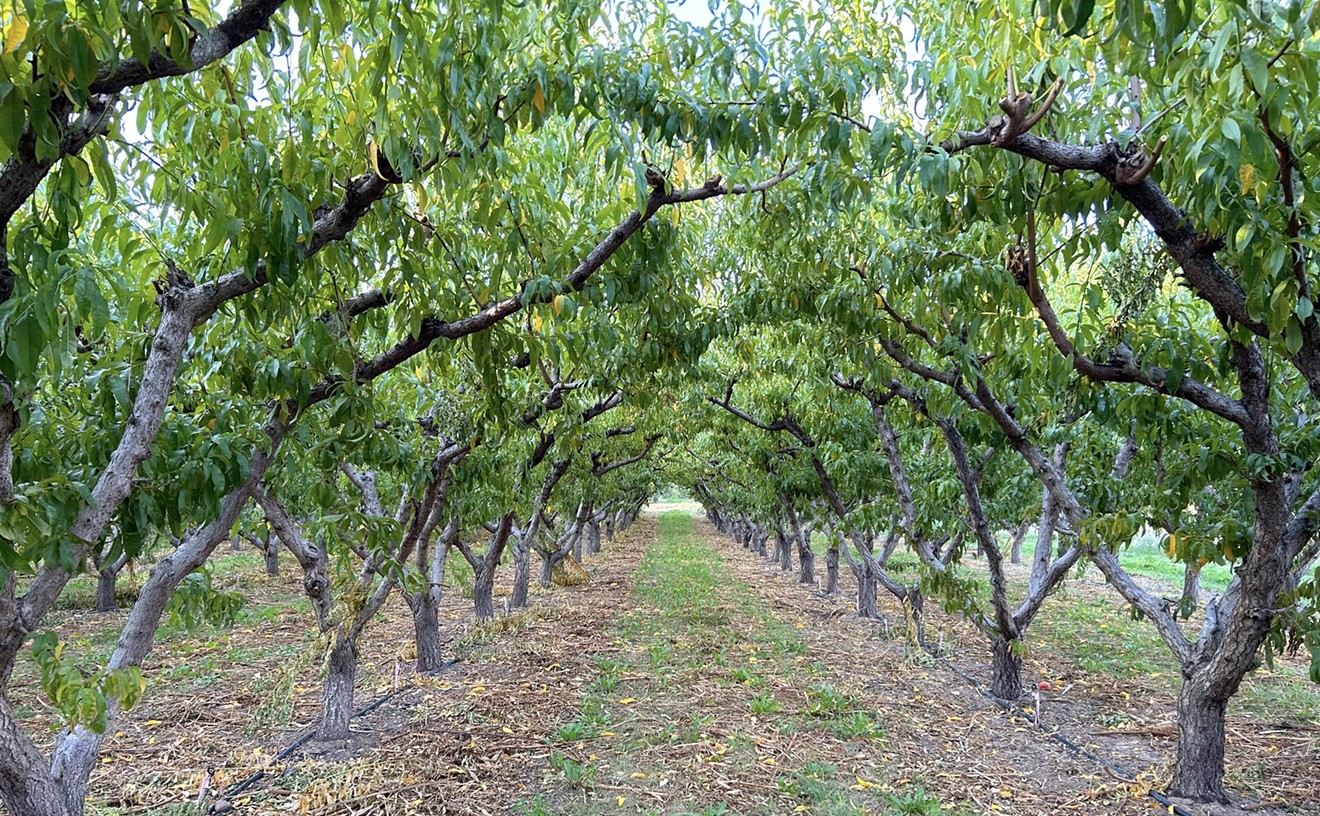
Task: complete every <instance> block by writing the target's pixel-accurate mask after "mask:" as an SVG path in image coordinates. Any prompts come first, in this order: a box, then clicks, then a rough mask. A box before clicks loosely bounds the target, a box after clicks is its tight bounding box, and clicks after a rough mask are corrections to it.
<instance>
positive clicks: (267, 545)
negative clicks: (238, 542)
mask: <svg viewBox="0 0 1320 816" xmlns="http://www.w3.org/2000/svg"><path fill="white" fill-rule="evenodd" d="M261 554H262V556H263V558H264V560H265V562H266V574H267V575H279V574H280V548H279V547H277V546H276V545H275V542H274V540H273V539H272V537H271V536H270V535H267V536H266V541H265V542H264V544H263V546H262V548H261Z"/></svg>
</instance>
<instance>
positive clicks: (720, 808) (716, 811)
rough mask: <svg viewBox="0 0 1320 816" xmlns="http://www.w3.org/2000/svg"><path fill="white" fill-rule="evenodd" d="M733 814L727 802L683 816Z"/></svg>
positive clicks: (726, 815) (689, 812)
mask: <svg viewBox="0 0 1320 816" xmlns="http://www.w3.org/2000/svg"><path fill="white" fill-rule="evenodd" d="M732 812H733V811H731V810H729V805H728V803H727V802H716V803H715V804H713V805H708V806H706V807H704V808H702V809H701V810H689V811H687V812H686V813H683V814H682V816H728V814H730V813H732Z"/></svg>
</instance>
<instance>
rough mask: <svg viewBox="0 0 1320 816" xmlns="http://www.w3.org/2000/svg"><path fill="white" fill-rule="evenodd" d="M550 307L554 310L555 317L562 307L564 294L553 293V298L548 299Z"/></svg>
mask: <svg viewBox="0 0 1320 816" xmlns="http://www.w3.org/2000/svg"><path fill="white" fill-rule="evenodd" d="M550 308H551V309H553V310H554V312H555V317H558V316H559V310H560V309H562V308H564V296H563V295H555V299H554V300H552V301H550Z"/></svg>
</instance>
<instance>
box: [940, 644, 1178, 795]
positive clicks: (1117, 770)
mask: <svg viewBox="0 0 1320 816" xmlns="http://www.w3.org/2000/svg"><path fill="white" fill-rule="evenodd" d="M921 648H922V649H924V650H925V651H926V653H927V654H929V655H930V656H931V657H933V658H935V659H936V660H938V661H939V662H940V663H941V664H943V666H944V668H946V669H948V670H949V671H951V672H953V673H954V674H956V675H957V676H958V677H961V678H962V680H963V682H965V683H967V684H968V685H970V686H972V687H973V688H975V689H976V690H977V691H979V692H981V695H982V696H983V697H985V698H986V699H987V700H989V701H990V702H992V703H994V704H995V705H997V706H999V707H1000V708H1002V709H1003V710H1005V711H1007V712H1009V713H1011V714H1017V715H1020V716H1022V717H1024V718H1025V719H1026V720H1027V721H1028V722H1030V723H1033V724H1034V725H1035V726H1036V727H1037V728H1038V729H1040V731H1041V733H1042V734H1044V735H1045V736H1047V737H1049V738H1050V739H1052V740H1054V741H1055V742H1057V743H1059V744H1060V745H1062V746H1063V747H1065V748H1067V749H1068V750H1069V751H1072V752H1073V753H1074V754H1076V755H1078V756H1082V757H1086V758H1087V759H1089V760H1091V761H1092V762H1094V763H1096V764H1097V765H1099V766H1100V767H1102V768H1104V769H1105V770H1107V771H1109V773H1111V774H1113V775H1114V776H1116V777H1118V778H1119V779H1122V780H1124V781H1127V782H1135V781H1136V778H1137V777H1136V774H1133V773H1132V772H1131V771H1129V770H1127V769H1126V768H1122V767H1120V766H1118V765H1115V764H1114V763H1112V762H1110V761H1109V760H1107V759H1105V758H1104V757H1102V756H1100V755H1099V754H1096V753H1095V752H1093V751H1088V750H1087V749H1085V748H1083V747H1082V746H1080V745H1078V744H1077V743H1076V742H1073V741H1072V740H1070V739H1068V738H1067V737H1065V736H1064V735H1063V734H1060V733H1059V732H1058V731H1047V730H1045V726H1044V724H1043V723H1042V722H1041V720H1040V712H1035V713H1034V714H1033V713H1029V712H1028V711H1027V710H1026V709H1024V708H1022V707H1021V706H1019V705H1017V704H1016V703H1011V702H1009V701H1008V700H1005V699H1003V698H1002V697H999V696H997V695H995V694H993V693H992V692H991V691H990V690H989V689H987V688H985V687H984V686H982V685H981V683H980V681H978V680H977V679H976V678H975V677H972V676H971V675H970V674H968V673H967V672H965V671H963V670H962V669H960V668H958V667H957V666H955V665H954V664H953V662H952V661H951V660H949V659H948V658H947V657H945V656H944V655H942V654H939V653H938V652H936V651H935V650H934V649H932V648H931V647H930V646H927V645H922V647H921ZM1146 793H1147V794H1148V795H1149V796H1150V798H1152V799H1154V800H1155V801H1156V802H1159V803H1160V804H1161V805H1163V806H1164V807H1165V808H1168V812H1169V813H1171V814H1173V815H1174V816H1196V814H1195V813H1192V812H1191V811H1189V810H1187V809H1185V808H1183V807H1180V806H1179V805H1176V804H1174V803H1173V802H1172V801H1171V800H1170V799H1169V797H1167V796H1165V795H1164V794H1162V793H1160V792H1159V791H1156V790H1148V791H1146Z"/></svg>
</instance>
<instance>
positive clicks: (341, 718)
mask: <svg viewBox="0 0 1320 816" xmlns="http://www.w3.org/2000/svg"><path fill="white" fill-rule="evenodd" d="M344 634H347V633H344ZM357 665H358V649H357V639H356V638H353V637H345V636H344V635H343V634H341V635H340V637H339V638H337V639H336V641H335V647H334V649H332V650H331V651H330V660H329V661H328V663H327V664H326V675H325V688H324V690H323V691H322V694H321V722H320V724H319V725H318V726H317V728H316V738H317V739H318V740H321V741H326V740H337V739H347V738H348V737H349V734H350V732H349V728H348V721H349V719H350V718H351V717H352V716H353V684H354V682H355V681H356V679H357Z"/></svg>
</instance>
